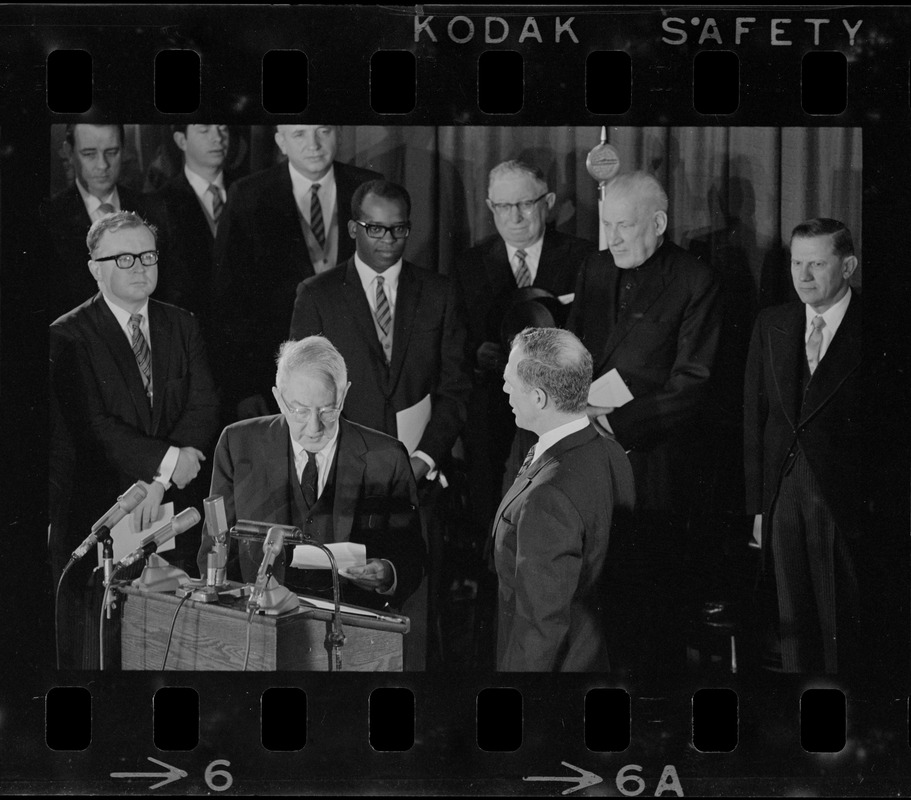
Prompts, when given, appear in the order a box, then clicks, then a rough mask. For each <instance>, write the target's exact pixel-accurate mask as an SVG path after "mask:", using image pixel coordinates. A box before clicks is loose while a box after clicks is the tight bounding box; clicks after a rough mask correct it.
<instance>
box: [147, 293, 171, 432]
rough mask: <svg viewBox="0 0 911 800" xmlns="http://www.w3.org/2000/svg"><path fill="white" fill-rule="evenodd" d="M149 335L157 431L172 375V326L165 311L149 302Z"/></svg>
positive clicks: (155, 428) (155, 427)
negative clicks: (166, 386) (166, 387)
mask: <svg viewBox="0 0 911 800" xmlns="http://www.w3.org/2000/svg"><path fill="white" fill-rule="evenodd" d="M149 333H150V335H151V339H152V344H151V348H152V430H153V431H157V430H158V426H159V424H160V423H161V413H162V410H163V409H164V388H165V385H166V384H167V380H168V375H170V360H171V346H172V342H171V326H170V325H169V324H168V320H167V317H166V315H165V313H164V311H163V310H162V309H161V308H160V307H159V305H158V304H157V303H156V302H155V301H154V300H150V301H149Z"/></svg>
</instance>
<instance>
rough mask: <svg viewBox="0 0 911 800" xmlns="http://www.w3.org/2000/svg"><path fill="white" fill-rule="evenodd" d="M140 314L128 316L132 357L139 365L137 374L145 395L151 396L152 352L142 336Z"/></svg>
mask: <svg viewBox="0 0 911 800" xmlns="http://www.w3.org/2000/svg"><path fill="white" fill-rule="evenodd" d="M141 325H142V314H130V331H131V333H132V337H131V340H132V345H133V355H134V356H136V363H137V364H138V365H139V374H140V375H141V376H142V385H143V387H145V390H146V394H147V395H148V396H149V397H151V396H152V351H151V350H149V343H148V342H147V341H146V337H145V336H143V334H142V328H141V327H140V326H141Z"/></svg>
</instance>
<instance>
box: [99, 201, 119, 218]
mask: <svg viewBox="0 0 911 800" xmlns="http://www.w3.org/2000/svg"><path fill="white" fill-rule="evenodd" d="M115 210H116V209H115V208H114V206H112V205H111V204H110V203H102V204H101V205H100V206H98V210H97V211H96V212H95V219H96V220H98V219H101V218H102V217H106V216H107V215H108V214H113V213H114V212H115Z"/></svg>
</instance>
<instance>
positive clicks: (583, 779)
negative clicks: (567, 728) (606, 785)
mask: <svg viewBox="0 0 911 800" xmlns="http://www.w3.org/2000/svg"><path fill="white" fill-rule="evenodd" d="M560 763H561V764H562V765H563V766H564V767H569V768H570V769H573V770H575V771H576V772H578V773H579V777H578V778H577V777H576V776H575V775H569V776H568V777H565V778H558V777H556V776H553V777H551V776H547V777H542V776H537V775H536V776H534V777H531V778H522V780H523V781H561V782H562V783H577V784H578V786H573V787H572V788H571V789H564V790H563V791H562V792H561V794H572V793H573V792H578V791H579V789H587V788H588V787H589V786H595V785H596V784H598V783H601V781H603V780H604V779H603V778H602V777H600V776H599V775H595V773H594V772H589V771H588V770H585V769H579V768H578V767H574V766H573V765H572V764H569V763H567V762H566V761H561V762H560Z"/></svg>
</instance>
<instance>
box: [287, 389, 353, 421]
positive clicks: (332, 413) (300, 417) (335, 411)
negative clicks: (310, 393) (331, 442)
mask: <svg viewBox="0 0 911 800" xmlns="http://www.w3.org/2000/svg"><path fill="white" fill-rule="evenodd" d="M278 396H279V397H280V398H281V399H282V403H284V404H285V408H286V409H287V410H288V413H289V414H290V415H291V416H292V417H294V419H295V420H297V421H298V422H300V423H301V424H302V425H306V424H307V423H308V422H309V421H310V417H311V416H312V415H313V412H314V411H316V414H317V416H318V417H319V421H320V422H321V423H322V424H323V425H331V424H332V423H333V422H335V421H336V420H337V419H338V418H339V417H340V416H341V415H342V409H341V407H335V406H327V407H326V408H316V409H314V408H307V407H306V406H292V405H291V404H290V403H289V402H288V401H287V400H285V396H284V395H283V394H282V393H281V392H279V393H278Z"/></svg>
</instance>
